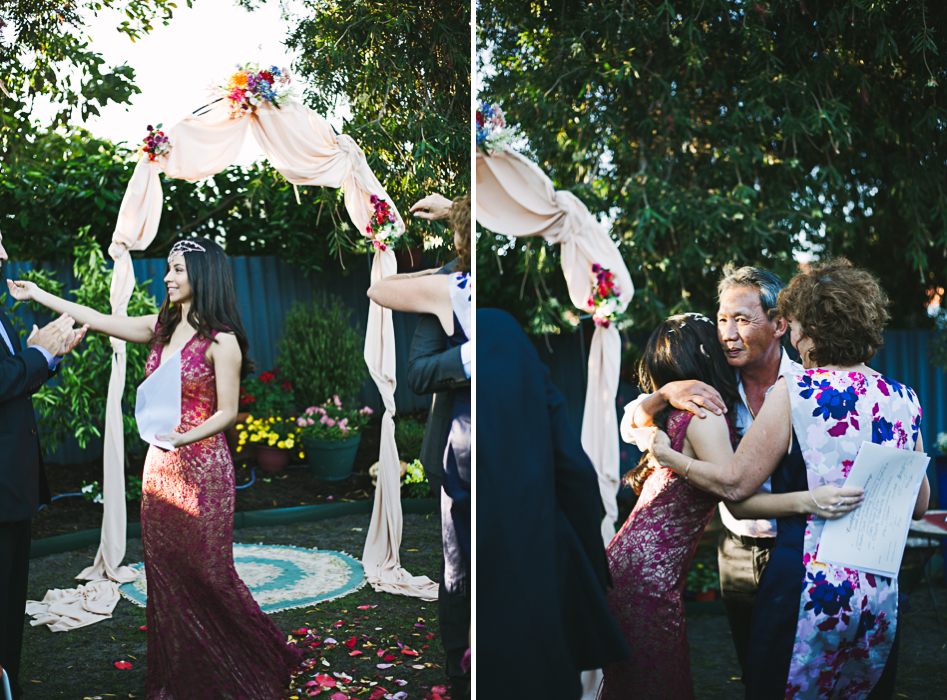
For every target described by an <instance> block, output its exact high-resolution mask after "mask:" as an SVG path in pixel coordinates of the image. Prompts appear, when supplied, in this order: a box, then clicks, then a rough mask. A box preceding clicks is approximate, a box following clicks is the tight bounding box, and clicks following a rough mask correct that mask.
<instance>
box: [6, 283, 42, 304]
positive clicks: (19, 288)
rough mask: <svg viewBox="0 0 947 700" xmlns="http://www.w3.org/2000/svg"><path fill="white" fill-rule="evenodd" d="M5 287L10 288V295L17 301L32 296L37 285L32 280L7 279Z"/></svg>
mask: <svg viewBox="0 0 947 700" xmlns="http://www.w3.org/2000/svg"><path fill="white" fill-rule="evenodd" d="M7 289H9V290H10V296H11V297H13V298H14V299H16V300H17V301H30V300H31V299H33V298H34V295H35V294H36V292H38V291H39V287H37V286H36V284H34V283H33V282H24V281H22V280H17V281H16V282H14V281H13V280H7Z"/></svg>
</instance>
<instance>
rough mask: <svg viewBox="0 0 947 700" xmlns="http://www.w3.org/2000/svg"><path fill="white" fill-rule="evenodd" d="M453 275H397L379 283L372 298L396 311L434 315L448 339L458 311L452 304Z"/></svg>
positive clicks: (372, 288) (372, 292)
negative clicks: (451, 283) (451, 287)
mask: <svg viewBox="0 0 947 700" xmlns="http://www.w3.org/2000/svg"><path fill="white" fill-rule="evenodd" d="M450 280H451V276H450V275H430V274H429V275H423V276H421V277H401V276H399V275H393V276H391V277H385V278H383V279H380V280H378V281H377V282H375V283H374V284H373V285H372V286H371V287H369V288H368V296H369V298H370V299H371V300H372V301H374V302H375V303H376V304H378V305H379V306H384V307H385V308H388V309H393V310H395V311H413V312H415V313H420V314H433V315H435V316H437V318H438V320H439V321H440V322H441V327H442V328H443V329H444V332H445V333H447V335H451V334H452V333H453V332H454V311H453V309H452V307H451V303H450V290H449V289H448V285H449V284H450Z"/></svg>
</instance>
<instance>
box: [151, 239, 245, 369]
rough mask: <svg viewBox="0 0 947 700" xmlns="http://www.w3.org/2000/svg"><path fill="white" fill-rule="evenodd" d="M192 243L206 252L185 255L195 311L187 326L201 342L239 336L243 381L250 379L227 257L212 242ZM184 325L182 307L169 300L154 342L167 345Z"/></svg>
mask: <svg viewBox="0 0 947 700" xmlns="http://www.w3.org/2000/svg"><path fill="white" fill-rule="evenodd" d="M189 240H191V239H189ZM191 242H192V243H196V244H197V245H199V246H201V247H202V248H203V249H204V251H205V252H201V251H200V250H185V251H183V253H182V254H183V255H184V267H185V268H186V269H187V281H188V283H189V284H190V285H191V308H190V309H189V310H188V312H187V322H188V323H189V324H190V325H191V326H192V327H194V328H196V329H197V333H198V335H199V336H200V337H201V338H213V332H214V331H220V332H224V333H233V334H234V335H235V336H237V344H238V345H239V346H240V355H241V357H242V360H241V364H240V377H241V378H243V377H246V376H247V375H249V374H251V373H252V372H253V370H254V365H253V361H252V360H251V359H250V356H249V350H250V343H249V341H248V340H247V332H246V331H245V330H244V329H243V321H241V320H240V311H239V310H238V309H237V292H236V288H235V287H234V283H233V272H231V270H230V265H229V264H228V263H227V256H226V255H225V254H224V249H223V248H221V247H220V246H219V245H217V244H216V243H214V241H212V240H210V239H209V238H195V239H192V240H191ZM180 322H181V305H180V304H172V303H171V301H170V299H169V298H168V297H167V296H166V297H165V298H164V303H163V304H162V305H161V309H160V310H159V311H158V328H157V330H156V331H155V334H154V338H152V342H155V343H161V344H167V343H168V341H170V340H171V335H172V334H173V333H174V329H175V328H177V326H178V323H180ZM214 342H217V341H216V340H215V341H214Z"/></svg>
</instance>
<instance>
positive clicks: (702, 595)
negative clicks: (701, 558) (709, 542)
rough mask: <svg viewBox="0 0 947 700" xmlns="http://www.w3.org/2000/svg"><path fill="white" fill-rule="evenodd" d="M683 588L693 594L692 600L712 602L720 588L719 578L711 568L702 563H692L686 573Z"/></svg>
mask: <svg viewBox="0 0 947 700" xmlns="http://www.w3.org/2000/svg"><path fill="white" fill-rule="evenodd" d="M684 587H685V588H686V589H687V590H688V591H690V592H692V593H693V594H694V600H698V601H707V600H713V599H714V598H715V597H716V593H717V589H718V588H719V587H720V576H719V575H718V574H717V570H716V569H714V568H713V567H712V566H709V565H707V564H704V563H703V562H693V563H692V564H691V568H690V569H689V570H688V572H687V579H686V582H685V584H684Z"/></svg>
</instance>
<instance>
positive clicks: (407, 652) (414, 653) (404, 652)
mask: <svg viewBox="0 0 947 700" xmlns="http://www.w3.org/2000/svg"><path fill="white" fill-rule="evenodd" d="M401 653H402V654H407V655H408V656H417V655H418V652H416V651H411V650H410V649H402V650H401Z"/></svg>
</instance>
